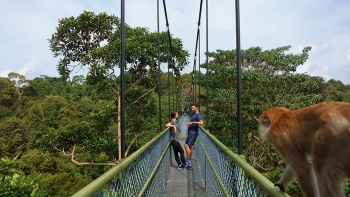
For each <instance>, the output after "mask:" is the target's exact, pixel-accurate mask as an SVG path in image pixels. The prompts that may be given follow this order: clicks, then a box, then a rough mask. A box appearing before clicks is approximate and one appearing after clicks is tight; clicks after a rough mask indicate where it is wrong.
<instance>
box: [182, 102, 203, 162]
mask: <svg viewBox="0 0 350 197" xmlns="http://www.w3.org/2000/svg"><path fill="white" fill-rule="evenodd" d="M191 110H192V112H193V116H192V118H191V119H190V122H189V123H188V124H187V126H188V130H187V139H186V143H185V150H186V154H187V162H186V166H185V167H188V168H192V160H191V156H192V152H193V145H194V143H195V142H196V139H197V135H198V127H199V125H201V126H202V125H203V117H202V115H201V114H200V113H199V109H198V105H197V104H193V105H191Z"/></svg>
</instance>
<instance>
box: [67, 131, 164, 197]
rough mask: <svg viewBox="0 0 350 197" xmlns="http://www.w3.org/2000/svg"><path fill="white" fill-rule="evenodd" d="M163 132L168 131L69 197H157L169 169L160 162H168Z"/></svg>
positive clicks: (162, 191) (162, 190) (161, 191)
mask: <svg viewBox="0 0 350 197" xmlns="http://www.w3.org/2000/svg"><path fill="white" fill-rule="evenodd" d="M167 131H168V129H166V130H164V131H163V132H161V133H160V134H159V135H158V136H156V137H155V138H154V139H152V140H151V141H150V142H148V143H147V144H146V145H145V146H143V147H142V148H140V149H139V150H137V151H136V152H134V153H133V154H132V155H130V156H129V157H127V158H126V159H124V160H123V161H121V162H120V163H119V164H118V165H117V166H115V167H113V168H111V169H110V170H109V171H107V172H106V173H104V174H103V175H101V176H100V177H99V178H97V179H96V180H94V181H92V182H91V183H90V184H88V185H87V186H85V187H84V188H83V189H81V190H80V191H78V192H77V193H75V194H74V195H73V196H74V197H84V196H98V197H109V196H142V195H143V194H145V195H146V194H147V195H148V196H159V194H160V196H161V195H162V194H163V193H164V190H165V186H166V181H167V175H168V174H169V172H168V171H169V166H170V160H169V159H164V158H170V155H169V154H170V149H169V133H168V132H167ZM166 155H169V156H166ZM155 186H156V187H155Z"/></svg>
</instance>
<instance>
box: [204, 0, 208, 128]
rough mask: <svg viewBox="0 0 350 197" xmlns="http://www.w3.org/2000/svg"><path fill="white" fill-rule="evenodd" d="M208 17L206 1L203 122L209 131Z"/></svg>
mask: <svg viewBox="0 0 350 197" xmlns="http://www.w3.org/2000/svg"><path fill="white" fill-rule="evenodd" d="M208 15H209V9H208V0H206V52H207V53H206V64H207V70H206V73H205V74H206V85H205V86H206V90H207V91H206V102H207V103H206V107H207V108H206V110H205V114H206V116H205V119H206V120H205V121H206V122H207V123H206V128H207V129H209V124H208V123H209V100H208V91H209V89H208V88H209V87H208V84H209V82H208V81H209V77H208V75H209V62H208V61H209V59H208V53H209V51H208V50H209V49H208V47H209V46H208V45H209V43H208V39H209V38H208V37H209V33H208V23H209V22H208V20H209V19H208Z"/></svg>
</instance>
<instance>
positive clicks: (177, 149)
mask: <svg viewBox="0 0 350 197" xmlns="http://www.w3.org/2000/svg"><path fill="white" fill-rule="evenodd" d="M170 117H171V121H170V122H168V123H167V124H166V125H165V126H166V127H169V128H170V138H169V141H170V144H171V146H172V147H173V149H174V156H175V161H176V163H177V165H178V169H183V168H184V166H185V163H186V160H185V156H184V150H183V149H182V146H181V144H180V143H179V142H178V141H177V140H176V138H178V137H177V136H178V133H179V132H180V128H179V126H178V124H177V123H176V120H177V118H178V117H179V114H178V113H177V112H171V113H170ZM179 154H180V158H179ZM180 159H181V161H180Z"/></svg>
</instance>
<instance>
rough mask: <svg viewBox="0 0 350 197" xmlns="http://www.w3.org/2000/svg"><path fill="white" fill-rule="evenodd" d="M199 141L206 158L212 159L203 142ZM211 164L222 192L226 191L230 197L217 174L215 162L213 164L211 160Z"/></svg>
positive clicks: (227, 196) (226, 193) (228, 196)
mask: <svg viewBox="0 0 350 197" xmlns="http://www.w3.org/2000/svg"><path fill="white" fill-rule="evenodd" d="M198 141H199V143H200V145H201V147H202V150H203V152H204V154H205V156H206V157H207V158H210V157H209V155H208V153H207V151H205V147H204V145H203V143H202V141H201V140H200V139H198ZM209 164H210V166H211V168H212V169H213V171H214V174H215V176H216V179H217V180H218V182H219V184H220V186H221V188H222V190H223V191H224V194H225V196H226V197H230V194H229V193H228V191H227V189H226V187H225V185H224V183H223V182H222V181H221V179H220V176H219V174H218V173H217V171H216V169H215V167H214V165H213V162H212V161H211V160H209Z"/></svg>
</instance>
